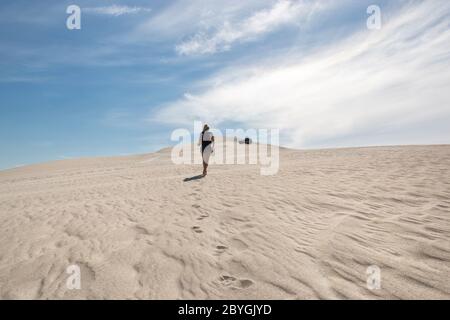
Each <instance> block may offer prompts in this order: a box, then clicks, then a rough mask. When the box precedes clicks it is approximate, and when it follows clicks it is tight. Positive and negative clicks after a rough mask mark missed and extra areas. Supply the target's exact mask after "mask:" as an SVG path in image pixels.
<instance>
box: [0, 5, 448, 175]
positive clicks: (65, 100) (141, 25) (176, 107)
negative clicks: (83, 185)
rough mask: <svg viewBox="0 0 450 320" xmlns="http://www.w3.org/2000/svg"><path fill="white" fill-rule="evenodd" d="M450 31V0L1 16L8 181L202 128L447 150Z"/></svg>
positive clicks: (306, 141)
mask: <svg viewBox="0 0 450 320" xmlns="http://www.w3.org/2000/svg"><path fill="white" fill-rule="evenodd" d="M71 4H76V5H78V6H79V7H80V8H81V10H82V11H81V12H82V13H81V30H68V29H67V28H66V19H67V17H68V14H66V8H67V7H68V6H69V5H71ZM371 4H376V5H378V6H379V7H380V8H381V13H382V27H381V29H380V30H369V29H368V28H367V27H366V20H367V18H368V15H367V13H366V9H367V7H368V6H369V5H371ZM449 16H450V3H449V2H448V1H445V0H436V1H393V0H392V1H347V0H344V1H331V0H330V1H327V0H322V1H313V0H305V1H300V0H296V1H294V0H292V1H290V0H248V1H231V0H228V1H225V0H221V1H219V0H209V1H206V0H203V1H200V0H189V1H187V0H186V1H176V0H174V1H143V0H129V1H119V0H118V1H114V0H95V1H94V0H72V1H61V0H58V1H56V0H53V1H49V0H40V1H30V0H28V1H24V0H14V1H12V0H5V1H1V2H0V43H1V46H0V70H1V72H0V103H1V104H0V150H1V156H0V169H5V168H11V167H15V166H20V165H26V164H30V163H35V162H42V161H49V160H58V159H66V158H76V157H87V156H101V155H123V154H134V153H146V152H151V151H155V150H157V149H159V148H162V147H165V146H167V145H170V144H173V143H174V142H171V141H170V134H171V132H172V130H174V129H175V128H180V127H184V128H188V129H192V126H193V121H194V120H199V121H202V122H204V121H206V122H208V123H210V124H211V125H212V126H213V127H216V128H219V129H225V128H243V129H246V128H279V129H280V132H281V143H282V144H284V145H288V146H292V147H297V148H322V147H344V146H368V145H393V144H434V143H449V142H450V139H449V137H450V126H449V125H448V123H449V121H450V106H449V101H450V100H449V98H450V92H449V90H448V83H450V52H449V48H450V42H449V39H450V31H449V21H450V19H449Z"/></svg>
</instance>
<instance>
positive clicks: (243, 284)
mask: <svg viewBox="0 0 450 320" xmlns="http://www.w3.org/2000/svg"><path fill="white" fill-rule="evenodd" d="M219 282H220V283H221V284H222V285H223V286H225V287H230V288H232V289H246V288H248V287H250V286H252V285H253V281H252V280H249V279H236V278H235V277H233V276H227V275H222V276H221V277H220V278H219Z"/></svg>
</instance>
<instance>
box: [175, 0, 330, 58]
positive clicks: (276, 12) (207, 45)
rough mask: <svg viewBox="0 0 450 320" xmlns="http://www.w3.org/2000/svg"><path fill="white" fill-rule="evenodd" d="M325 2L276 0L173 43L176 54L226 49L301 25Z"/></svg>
mask: <svg viewBox="0 0 450 320" xmlns="http://www.w3.org/2000/svg"><path fill="white" fill-rule="evenodd" d="M324 7H326V5H325V2H311V1H307V2H305V1H290V0H279V1H277V2H276V3H275V4H274V5H273V6H272V7H270V8H269V9H262V10H259V11H257V12H255V13H253V14H252V15H251V16H249V17H246V18H244V19H243V20H238V21H235V22H230V21H224V22H223V23H222V25H221V26H220V27H219V28H217V29H216V30H214V31H213V32H208V31H200V32H198V33H196V34H195V35H194V36H192V37H191V38H190V39H189V40H187V41H184V42H181V43H180V44H178V45H177V46H176V51H177V52H178V54H180V55H191V54H211V53H216V52H220V51H226V50H228V49H230V47H231V46H232V45H233V44H234V43H236V42H246V41H250V40H254V39H256V38H258V37H261V36H263V35H264V34H267V33H270V32H273V31H275V30H277V29H278V28H280V27H282V26H284V25H289V24H293V25H301V24H302V23H303V22H305V21H306V20H308V18H309V17H310V16H311V15H312V14H313V13H315V12H316V11H317V10H319V9H323V8H324Z"/></svg>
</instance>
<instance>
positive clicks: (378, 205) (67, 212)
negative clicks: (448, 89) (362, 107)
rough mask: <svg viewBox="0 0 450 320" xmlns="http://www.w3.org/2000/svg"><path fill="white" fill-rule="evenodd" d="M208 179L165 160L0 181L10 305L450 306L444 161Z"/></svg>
mask: <svg viewBox="0 0 450 320" xmlns="http://www.w3.org/2000/svg"><path fill="white" fill-rule="evenodd" d="M200 172H201V168H200V166H199V165H174V164H172V162H171V161H170V150H163V151H160V152H157V153H153V154H147V155H140V156H130V157H119V158H99V159H80V160H64V161H57V162H52V163H47V164H39V165H33V166H28V167H23V168H17V169H13V170H7V171H3V172H0V298H1V299H104V298H107V299H118V298H130V299H163V298H169V299H204V298H206V299H213V298H216V299H244V298H249V299H253V298H255V299H340V298H343V299H348V298H354V299H390V298H393V299H396V298H400V299H418V298H427V299H437V298H445V299H449V298H450V146H406V147H377V148H352V149H335V150H331V149H330V150H312V151H299V150H289V149H281V150H280V170H279V173H278V174H277V175H274V176H261V175H260V171H259V167H258V166H256V165H212V166H211V168H210V174H209V175H208V176H207V177H206V178H205V179H192V180H190V181H184V180H185V178H189V177H193V176H196V175H197V174H198V173H200ZM72 264H76V265H78V266H79V267H80V269H81V289H80V290H69V289H68V288H67V286H66V279H67V277H68V274H67V273H66V268H67V267H68V266H69V265H72ZM371 265H376V266H378V267H379V268H380V271H381V288H380V289H379V290H370V289H368V288H367V285H366V281H367V277H368V275H367V274H366V270H367V268H368V267H369V266H371Z"/></svg>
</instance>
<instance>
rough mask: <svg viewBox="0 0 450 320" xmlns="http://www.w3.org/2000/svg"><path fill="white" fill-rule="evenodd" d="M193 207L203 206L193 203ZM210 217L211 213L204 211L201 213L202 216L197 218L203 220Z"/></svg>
mask: <svg viewBox="0 0 450 320" xmlns="http://www.w3.org/2000/svg"><path fill="white" fill-rule="evenodd" d="M192 208H195V209H200V208H201V206H200V205H199V204H193V205H192ZM208 217H209V214H208V213H206V212H202V213H201V214H200V217H198V218H197V220H203V219H205V218H208Z"/></svg>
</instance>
